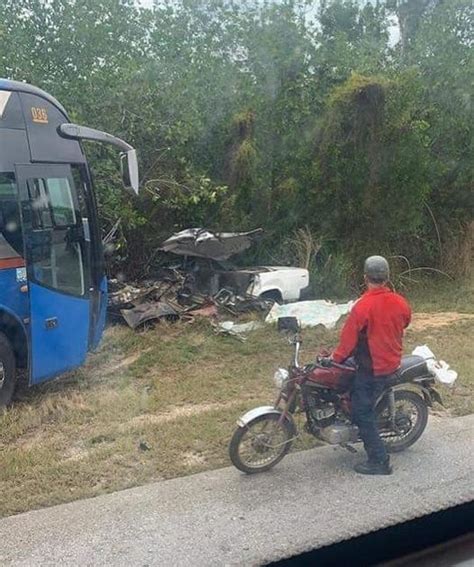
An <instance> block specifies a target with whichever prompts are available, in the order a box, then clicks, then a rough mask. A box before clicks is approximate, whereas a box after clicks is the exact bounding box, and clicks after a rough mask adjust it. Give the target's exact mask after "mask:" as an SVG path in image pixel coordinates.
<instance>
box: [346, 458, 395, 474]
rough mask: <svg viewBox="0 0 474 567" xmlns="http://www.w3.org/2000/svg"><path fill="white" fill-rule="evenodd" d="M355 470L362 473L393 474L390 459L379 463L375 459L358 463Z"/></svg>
mask: <svg viewBox="0 0 474 567" xmlns="http://www.w3.org/2000/svg"><path fill="white" fill-rule="evenodd" d="M354 470H355V471H356V472H358V473H360V474H385V475H387V474H392V472H393V470H392V467H391V466H390V461H388V460H387V461H385V462H383V463H377V462H374V461H367V462H366V463H357V465H356V466H355V467H354Z"/></svg>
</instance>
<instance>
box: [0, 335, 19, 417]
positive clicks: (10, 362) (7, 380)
mask: <svg viewBox="0 0 474 567" xmlns="http://www.w3.org/2000/svg"><path fill="white" fill-rule="evenodd" d="M15 383H16V364H15V354H14V353H13V349H12V347H11V344H10V341H9V340H8V339H7V337H6V336H5V335H4V334H3V333H0V408H3V407H5V406H7V405H8V404H9V403H10V402H11V400H12V396H13V392H14V390H15Z"/></svg>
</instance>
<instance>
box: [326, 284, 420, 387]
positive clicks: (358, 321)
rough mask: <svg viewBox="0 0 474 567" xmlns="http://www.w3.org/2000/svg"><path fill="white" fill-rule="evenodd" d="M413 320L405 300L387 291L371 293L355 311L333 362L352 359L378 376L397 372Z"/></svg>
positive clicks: (345, 325)
mask: <svg viewBox="0 0 474 567" xmlns="http://www.w3.org/2000/svg"><path fill="white" fill-rule="evenodd" d="M410 320H411V309H410V305H409V304H408V302H407V301H406V299H405V298H404V297H402V296H401V295H398V293H395V292H393V291H391V290H390V289H388V288H387V287H380V288H375V289H369V290H368V291H366V292H365V293H364V294H363V295H362V296H361V297H360V298H359V299H358V301H357V302H356V303H355V304H354V306H353V307H352V310H351V312H350V314H349V317H348V319H347V321H346V322H345V324H344V327H343V329H342V332H341V338H340V341H339V346H338V347H337V348H336V350H335V351H334V353H333V355H332V358H333V360H334V361H335V362H338V363H341V362H343V361H344V360H345V359H346V358H348V357H349V356H351V355H353V356H355V357H356V360H357V362H358V363H359V366H361V367H362V368H364V369H365V370H368V371H370V372H373V373H374V375H375V376H383V375H384V374H391V373H392V372H395V370H397V369H398V367H399V366H400V359H401V357H402V339H403V331H404V329H405V328H406V327H407V326H408V325H409V323H410Z"/></svg>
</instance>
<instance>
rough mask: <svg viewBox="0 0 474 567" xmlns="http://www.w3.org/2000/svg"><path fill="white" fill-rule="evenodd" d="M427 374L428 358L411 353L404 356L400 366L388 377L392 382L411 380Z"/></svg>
mask: <svg viewBox="0 0 474 567" xmlns="http://www.w3.org/2000/svg"><path fill="white" fill-rule="evenodd" d="M426 374H428V368H427V366H426V360H425V359H424V358H422V357H421V356H416V355H414V354H410V355H406V356H403V357H402V360H401V362H400V368H399V369H398V370H397V371H396V372H394V373H393V374H392V375H391V376H389V377H388V381H389V383H390V384H399V383H401V382H410V381H411V380H414V379H415V378H419V377H420V376H424V375H426Z"/></svg>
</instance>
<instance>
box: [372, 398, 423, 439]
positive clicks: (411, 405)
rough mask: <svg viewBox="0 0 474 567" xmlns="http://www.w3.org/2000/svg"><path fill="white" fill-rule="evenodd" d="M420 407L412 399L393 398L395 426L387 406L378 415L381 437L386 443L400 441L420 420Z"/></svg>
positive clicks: (405, 437)
mask: <svg viewBox="0 0 474 567" xmlns="http://www.w3.org/2000/svg"><path fill="white" fill-rule="evenodd" d="M420 418H421V415H420V408H419V407H418V405H417V404H416V403H415V402H414V401H413V400H412V399H406V398H402V399H398V400H397V399H396V400H395V420H394V421H395V428H396V429H394V427H393V423H392V420H391V418H390V413H389V409H388V407H385V408H384V410H383V411H382V413H381V414H380V415H379V427H380V433H381V437H382V439H383V440H384V441H385V443H386V444H387V445H391V444H394V443H397V444H398V443H402V442H403V441H404V440H405V439H407V437H408V436H409V435H410V434H411V433H412V432H413V430H414V429H415V427H416V426H417V425H418V423H419V422H420Z"/></svg>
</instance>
